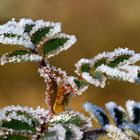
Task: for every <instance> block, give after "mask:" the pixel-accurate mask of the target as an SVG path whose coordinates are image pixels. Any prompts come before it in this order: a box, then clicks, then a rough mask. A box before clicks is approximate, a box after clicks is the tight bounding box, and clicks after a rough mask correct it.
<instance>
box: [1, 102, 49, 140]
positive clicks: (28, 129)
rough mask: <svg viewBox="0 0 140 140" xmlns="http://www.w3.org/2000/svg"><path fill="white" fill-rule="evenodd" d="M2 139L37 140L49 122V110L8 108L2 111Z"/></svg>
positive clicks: (19, 107)
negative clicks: (43, 127)
mask: <svg viewBox="0 0 140 140" xmlns="http://www.w3.org/2000/svg"><path fill="white" fill-rule="evenodd" d="M0 112H1V113H0V139H1V138H2V139H3V138H7V139H26V138H28V139H36V138H37V137H38V134H39V133H40V132H41V130H42V126H43V125H44V124H45V123H47V122H48V120H49V116H48V110H45V109H43V108H40V107H37V108H36V109H33V108H31V107H21V106H18V105H17V106H7V107H5V108H3V109H0Z"/></svg>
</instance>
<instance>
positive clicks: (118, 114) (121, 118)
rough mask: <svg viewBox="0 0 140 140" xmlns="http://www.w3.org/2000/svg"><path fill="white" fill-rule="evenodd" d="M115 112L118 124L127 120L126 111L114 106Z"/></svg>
mask: <svg viewBox="0 0 140 140" xmlns="http://www.w3.org/2000/svg"><path fill="white" fill-rule="evenodd" d="M114 114H115V118H116V123H117V125H120V124H122V123H123V122H124V121H125V120H124V112H122V111H121V110H119V109H118V108H114Z"/></svg>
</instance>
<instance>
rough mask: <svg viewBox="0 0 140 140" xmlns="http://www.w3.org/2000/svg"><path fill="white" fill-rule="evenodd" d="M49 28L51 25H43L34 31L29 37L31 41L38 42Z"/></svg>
mask: <svg viewBox="0 0 140 140" xmlns="http://www.w3.org/2000/svg"><path fill="white" fill-rule="evenodd" d="M51 28H52V27H45V28H42V29H39V30H38V31H37V32H35V33H34V34H33V35H32V37H31V41H32V42H33V44H38V43H39V42H40V41H41V40H42V38H43V37H45V36H46V34H48V33H49V31H50V29H51Z"/></svg>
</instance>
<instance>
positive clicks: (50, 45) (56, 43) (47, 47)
mask: <svg viewBox="0 0 140 140" xmlns="http://www.w3.org/2000/svg"><path fill="white" fill-rule="evenodd" d="M67 40H68V39H67V38H55V39H52V40H49V41H47V42H46V43H45V44H44V54H45V55H47V54H49V53H51V52H52V51H55V50H57V49H58V48H59V47H61V46H63V45H64V43H66V41H67Z"/></svg>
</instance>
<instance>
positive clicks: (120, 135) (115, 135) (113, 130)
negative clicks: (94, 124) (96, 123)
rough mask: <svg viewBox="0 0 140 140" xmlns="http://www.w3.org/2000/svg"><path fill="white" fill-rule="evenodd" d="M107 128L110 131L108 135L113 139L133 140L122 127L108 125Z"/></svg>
mask: <svg viewBox="0 0 140 140" xmlns="http://www.w3.org/2000/svg"><path fill="white" fill-rule="evenodd" d="M105 130H106V131H107V132H108V133H107V136H108V137H109V138H111V139H113V140H132V139H131V138H130V137H128V136H127V135H126V134H125V133H124V132H123V131H122V130H121V129H119V128H117V127H115V126H113V125H106V126H105Z"/></svg>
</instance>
